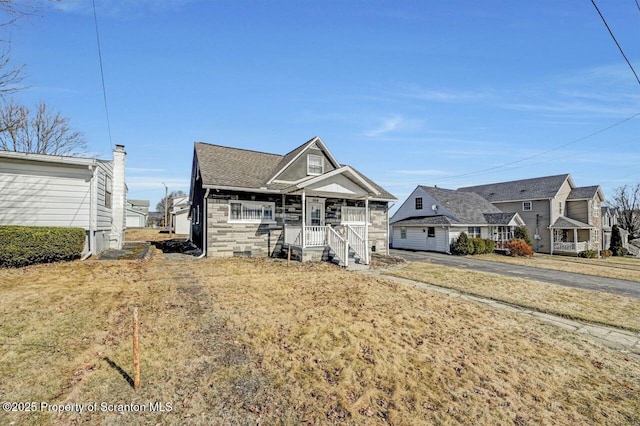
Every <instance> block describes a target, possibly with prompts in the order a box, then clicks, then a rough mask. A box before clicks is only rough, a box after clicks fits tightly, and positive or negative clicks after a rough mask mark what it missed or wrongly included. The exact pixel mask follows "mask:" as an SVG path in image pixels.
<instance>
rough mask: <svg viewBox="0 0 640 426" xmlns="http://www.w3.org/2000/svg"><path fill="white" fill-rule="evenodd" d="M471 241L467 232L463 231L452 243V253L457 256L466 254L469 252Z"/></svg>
mask: <svg viewBox="0 0 640 426" xmlns="http://www.w3.org/2000/svg"><path fill="white" fill-rule="evenodd" d="M470 245H471V242H470V241H469V237H468V236H467V234H466V233H464V232H461V233H460V235H459V236H458V238H457V239H456V240H455V241H454V242H453V244H451V247H450V250H451V254H454V255H456V256H466V255H467V254H469V246H470Z"/></svg>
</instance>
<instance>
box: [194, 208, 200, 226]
mask: <svg viewBox="0 0 640 426" xmlns="http://www.w3.org/2000/svg"><path fill="white" fill-rule="evenodd" d="M193 218H194V224H195V225H200V206H199V205H197V206H196V208H195V209H193Z"/></svg>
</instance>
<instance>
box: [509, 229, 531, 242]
mask: <svg viewBox="0 0 640 426" xmlns="http://www.w3.org/2000/svg"><path fill="white" fill-rule="evenodd" d="M513 238H514V239H516V240H524V242H525V243H527V244H528V245H529V246H532V245H533V244H531V238H530V237H529V230H528V229H527V227H526V226H519V227H517V228H516V229H514V230H513Z"/></svg>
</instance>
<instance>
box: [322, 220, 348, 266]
mask: <svg viewBox="0 0 640 426" xmlns="http://www.w3.org/2000/svg"><path fill="white" fill-rule="evenodd" d="M326 228H327V234H326V235H327V244H328V245H329V247H330V248H331V250H333V251H334V252H335V254H336V256H338V258H340V260H342V262H343V263H344V265H343V266H344V267H345V268H346V267H347V266H349V241H347V240H345V239H344V238H342V237H341V236H340V234H338V233H337V232H336V231H335V229H333V228H332V227H330V226H327V227H326Z"/></svg>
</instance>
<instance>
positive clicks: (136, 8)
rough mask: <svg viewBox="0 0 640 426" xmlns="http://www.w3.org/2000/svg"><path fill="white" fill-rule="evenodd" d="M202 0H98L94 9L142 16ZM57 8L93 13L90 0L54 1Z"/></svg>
mask: <svg viewBox="0 0 640 426" xmlns="http://www.w3.org/2000/svg"><path fill="white" fill-rule="evenodd" d="M197 1H202V0H98V1H96V11H97V14H98V17H105V16H108V17H111V18H115V17H117V18H127V19H129V18H131V17H137V16H144V15H145V14H147V13H150V12H151V13H154V12H163V11H171V12H175V11H176V10H179V9H181V8H182V7H184V6H186V5H188V4H190V3H195V2H197ZM55 7H56V8H57V9H58V10H61V11H62V12H65V13H74V14H82V15H87V14H93V3H92V1H91V0H62V1H60V2H59V3H56V6H55Z"/></svg>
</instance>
